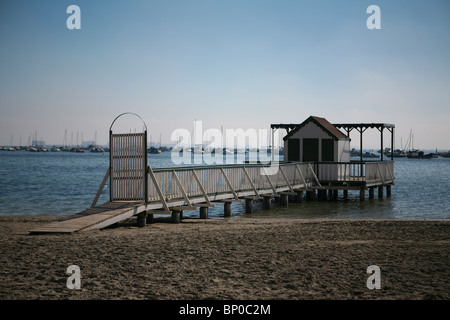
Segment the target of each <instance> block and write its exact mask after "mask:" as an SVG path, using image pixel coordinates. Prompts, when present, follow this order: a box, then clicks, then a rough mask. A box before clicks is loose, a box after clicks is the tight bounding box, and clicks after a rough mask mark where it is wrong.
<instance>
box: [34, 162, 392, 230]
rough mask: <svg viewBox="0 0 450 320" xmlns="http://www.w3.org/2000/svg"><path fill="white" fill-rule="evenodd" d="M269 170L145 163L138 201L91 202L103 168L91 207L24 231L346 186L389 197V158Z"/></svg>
mask: <svg viewBox="0 0 450 320" xmlns="http://www.w3.org/2000/svg"><path fill="white" fill-rule="evenodd" d="M274 168H276V171H277V172H276V173H275V174H273V175H269V174H268V173H269V170H270V169H271V167H270V166H268V165H261V164H242V165H224V166H193V167H177V168H163V169H152V168H151V167H150V166H148V167H147V170H146V176H147V178H146V179H144V181H146V184H147V187H146V188H144V190H146V194H145V195H144V196H143V199H141V200H136V199H133V200H132V201H125V200H114V201H110V202H107V203H104V204H101V205H96V201H97V199H98V196H99V194H100V193H101V191H102V189H103V187H104V185H105V183H106V181H107V178H109V172H110V170H108V171H107V173H106V175H105V178H104V180H103V182H102V184H101V187H100V189H99V192H98V193H97V196H96V197H95V199H94V203H93V204H92V207H91V208H89V209H86V210H84V211H82V212H80V213H78V214H75V215H74V216H71V217H70V219H67V220H62V221H57V222H54V223H51V224H49V225H45V226H42V227H40V228H37V229H34V230H31V231H30V232H31V233H33V234H38V233H72V232H76V231H86V230H92V229H102V228H105V227H107V226H110V225H112V224H114V223H117V222H120V221H122V220H125V219H128V218H131V217H133V216H136V217H137V221H138V225H140V226H145V224H146V221H149V220H151V219H152V217H153V214H163V215H169V216H171V218H172V221H173V222H179V221H180V219H181V215H182V212H183V211H185V210H199V213H200V217H201V218H208V208H209V207H213V206H215V205H217V204H218V203H222V204H223V206H224V216H230V215H231V206H232V203H233V202H245V207H246V212H252V211H253V203H254V201H258V200H261V201H263V206H264V208H265V209H269V208H270V206H271V201H272V199H274V198H277V199H279V201H280V204H281V205H287V204H288V197H289V196H292V197H295V198H296V199H297V200H299V201H302V200H303V197H304V195H306V200H315V199H319V200H320V199H323V197H324V195H326V194H327V193H328V194H329V195H332V196H334V197H336V196H337V192H338V190H343V191H344V195H345V194H346V192H348V190H360V198H361V200H364V199H365V191H366V190H369V198H373V195H374V189H375V188H377V189H378V194H379V196H380V192H381V194H383V192H382V190H383V188H384V187H386V190H387V191H386V192H387V195H388V196H389V195H390V186H391V185H393V184H394V175H393V174H394V172H393V168H394V167H393V162H391V161H382V162H381V161H378V162H356V163H353V162H351V163H301V162H294V163H279V164H278V166H277V167H274ZM121 188H122V189H121V190H123V192H125V194H121V195H120V198H126V197H127V194H126V193H127V192H128V191H127V188H123V187H121ZM130 190H131V191H130V192H131V194H130V196H131V197H133V198H135V197H136V193H135V188H131V189H130ZM380 190H381V191H380ZM145 199H146V200H145Z"/></svg>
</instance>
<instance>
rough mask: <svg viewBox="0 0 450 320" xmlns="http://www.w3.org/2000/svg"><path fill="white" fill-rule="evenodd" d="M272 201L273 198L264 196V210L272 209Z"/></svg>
mask: <svg viewBox="0 0 450 320" xmlns="http://www.w3.org/2000/svg"><path fill="white" fill-rule="evenodd" d="M271 200H272V196H263V207H264V209H270V202H271Z"/></svg>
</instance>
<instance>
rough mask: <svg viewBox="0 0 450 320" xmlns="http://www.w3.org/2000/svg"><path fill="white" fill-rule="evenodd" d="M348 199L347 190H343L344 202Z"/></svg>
mask: <svg viewBox="0 0 450 320" xmlns="http://www.w3.org/2000/svg"><path fill="white" fill-rule="evenodd" d="M347 199H348V189H344V200H347Z"/></svg>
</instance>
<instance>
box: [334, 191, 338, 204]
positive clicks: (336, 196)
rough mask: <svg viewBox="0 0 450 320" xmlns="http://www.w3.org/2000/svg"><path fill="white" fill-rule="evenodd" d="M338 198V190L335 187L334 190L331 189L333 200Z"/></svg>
mask: <svg viewBox="0 0 450 320" xmlns="http://www.w3.org/2000/svg"><path fill="white" fill-rule="evenodd" d="M337 199H338V190H337V189H335V190H333V200H335V201H336V200H337Z"/></svg>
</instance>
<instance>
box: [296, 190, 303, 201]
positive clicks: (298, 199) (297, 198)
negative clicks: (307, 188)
mask: <svg viewBox="0 0 450 320" xmlns="http://www.w3.org/2000/svg"><path fill="white" fill-rule="evenodd" d="M296 201H297V202H303V191H297V196H296Z"/></svg>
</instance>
